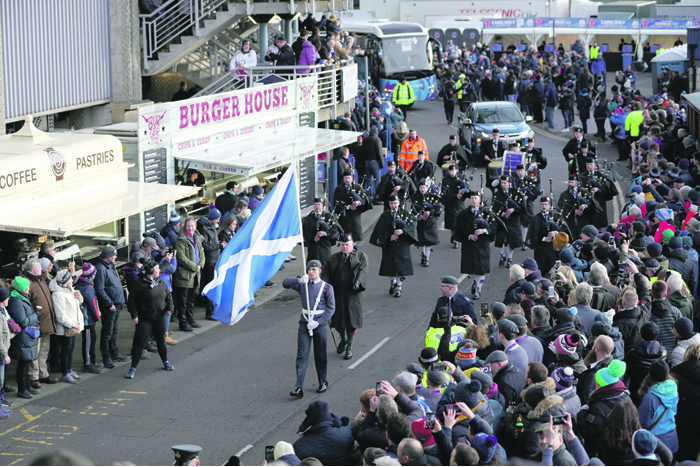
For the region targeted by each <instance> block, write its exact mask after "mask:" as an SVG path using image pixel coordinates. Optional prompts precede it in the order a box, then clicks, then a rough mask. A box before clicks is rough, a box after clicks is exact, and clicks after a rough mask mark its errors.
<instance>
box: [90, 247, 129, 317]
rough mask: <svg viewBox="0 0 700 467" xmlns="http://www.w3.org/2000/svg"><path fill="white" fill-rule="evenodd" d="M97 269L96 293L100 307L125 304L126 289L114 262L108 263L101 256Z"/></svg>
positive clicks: (103, 308) (104, 308) (106, 307)
mask: <svg viewBox="0 0 700 467" xmlns="http://www.w3.org/2000/svg"><path fill="white" fill-rule="evenodd" d="M95 269H96V273H95V282H94V284H95V294H96V295H97V303H99V305H100V308H101V309H102V310H106V309H108V308H110V307H111V306H112V305H114V306H115V307H117V308H119V307H120V306H121V305H124V304H125V303H126V300H125V298H124V289H123V288H122V282H121V280H120V279H119V273H118V272H117V267H116V266H115V265H114V263H107V262H105V261H104V260H103V259H102V258H100V259H99V260H98V261H97V264H96V265H95Z"/></svg>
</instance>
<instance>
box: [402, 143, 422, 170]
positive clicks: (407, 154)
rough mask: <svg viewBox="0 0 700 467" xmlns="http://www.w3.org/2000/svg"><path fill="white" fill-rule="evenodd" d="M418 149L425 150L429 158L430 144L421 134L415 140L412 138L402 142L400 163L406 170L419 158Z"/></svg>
mask: <svg viewBox="0 0 700 467" xmlns="http://www.w3.org/2000/svg"><path fill="white" fill-rule="evenodd" d="M418 151H423V152H424V153H425V160H429V158H428V145H427V144H425V140H424V139H423V138H421V137H420V136H419V137H418V138H416V140H415V141H411V139H410V138H406V140H405V141H404V142H403V143H401V153H400V154H399V164H400V165H401V167H403V169H404V170H408V169H409V168H411V164H413V161H417V160H418Z"/></svg>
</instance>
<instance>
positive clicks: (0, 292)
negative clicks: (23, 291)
mask: <svg viewBox="0 0 700 467" xmlns="http://www.w3.org/2000/svg"><path fill="white" fill-rule="evenodd" d="M8 298H10V291H9V290H7V289H6V288H5V287H0V302H4V301H5V300H7V299H8Z"/></svg>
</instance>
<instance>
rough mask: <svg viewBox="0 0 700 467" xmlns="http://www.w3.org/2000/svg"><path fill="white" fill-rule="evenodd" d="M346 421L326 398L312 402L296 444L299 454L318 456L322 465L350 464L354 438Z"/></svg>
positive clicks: (301, 457)
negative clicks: (332, 409) (334, 413)
mask: <svg viewBox="0 0 700 467" xmlns="http://www.w3.org/2000/svg"><path fill="white" fill-rule="evenodd" d="M347 422H348V420H347V418H346V417H343V420H342V421H341V419H339V418H338V417H336V416H335V415H333V414H332V413H331V409H330V406H329V405H328V403H327V402H324V401H315V402H312V403H311V404H309V407H308V408H307V409H306V418H305V419H304V421H303V422H302V423H301V425H299V432H301V437H300V438H299V439H298V440H296V441H295V442H294V444H293V448H294V452H295V453H296V455H297V457H298V458H299V459H302V460H303V459H306V458H307V457H315V458H316V459H318V460H319V461H320V462H321V465H351V464H352V463H353V462H352V452H353V445H354V441H353V439H352V435H351V433H350V427H349V426H348V423H347Z"/></svg>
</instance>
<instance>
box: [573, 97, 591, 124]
mask: <svg viewBox="0 0 700 467" xmlns="http://www.w3.org/2000/svg"><path fill="white" fill-rule="evenodd" d="M576 110H578V116H579V119H581V120H588V119H589V118H591V99H590V98H589V97H586V96H581V97H580V98H579V100H578V103H577V104H576Z"/></svg>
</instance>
